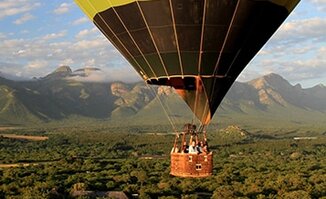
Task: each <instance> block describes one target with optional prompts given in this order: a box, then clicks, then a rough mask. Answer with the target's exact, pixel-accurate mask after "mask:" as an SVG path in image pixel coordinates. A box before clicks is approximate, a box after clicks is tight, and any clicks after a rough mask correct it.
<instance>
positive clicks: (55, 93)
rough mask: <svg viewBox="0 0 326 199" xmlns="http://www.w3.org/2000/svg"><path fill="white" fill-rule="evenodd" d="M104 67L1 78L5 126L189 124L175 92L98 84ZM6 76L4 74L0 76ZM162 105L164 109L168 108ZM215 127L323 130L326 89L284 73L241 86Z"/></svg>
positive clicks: (228, 99)
mask: <svg viewBox="0 0 326 199" xmlns="http://www.w3.org/2000/svg"><path fill="white" fill-rule="evenodd" d="M94 73H101V70H100V69H98V68H83V69H79V70H76V71H72V70H71V68H70V67H68V66H61V67H59V68H58V69H56V70H55V71H53V72H52V73H50V74H48V75H47V76H45V77H42V78H34V79H33V80H29V81H27V80H25V81H16V80H10V79H8V78H6V76H3V75H2V76H1V75H0V125H29V124H42V123H47V122H52V121H64V120H69V119H71V118H74V119H77V120H85V119H94V120H105V121H121V122H126V121H129V122H128V123H134V124H144V123H149V124H153V123H159V124H160V123H162V121H164V122H167V121H168V120H167V119H166V118H167V117H166V115H168V116H169V118H170V120H171V122H178V121H179V122H180V121H189V120H192V119H193V116H192V114H191V111H190V110H189V108H188V107H187V105H186V104H185V103H184V102H183V101H182V99H181V98H180V97H179V96H178V95H177V94H176V93H175V92H174V90H173V89H172V88H170V87H157V86H148V85H146V84H145V83H143V82H136V83H124V82H94V81H88V80H87V77H89V76H91V75H92V74H94ZM0 74H1V73H0ZM162 106H163V107H164V109H162ZM216 115H217V116H216V117H214V120H213V122H222V123H223V122H224V121H229V122H231V123H232V122H236V123H242V124H243V125H255V124H257V123H260V124H262V125H270V127H271V128H272V127H273V125H275V124H280V123H284V122H286V124H292V125H298V126H300V125H305V124H311V125H319V124H324V123H325V122H324V121H326V87H325V86H324V85H322V84H320V85H316V86H314V87H312V88H302V87H301V85H300V84H297V85H291V84H290V83H289V82H288V81H287V80H285V79H284V78H283V77H281V76H280V75H278V74H274V73H272V74H268V75H265V76H262V77H260V78H257V79H254V80H251V81H249V82H235V83H234V84H233V86H232V87H231V89H230V90H229V92H228V94H227V95H226V96H225V98H224V100H223V102H222V104H221V105H220V107H219V109H218V111H217V113H216Z"/></svg>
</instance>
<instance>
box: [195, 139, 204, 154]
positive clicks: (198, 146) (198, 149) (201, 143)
mask: <svg viewBox="0 0 326 199" xmlns="http://www.w3.org/2000/svg"><path fill="white" fill-rule="evenodd" d="M202 146H203V142H202V141H201V142H198V144H197V146H196V148H197V151H198V153H202V152H203V150H202Z"/></svg>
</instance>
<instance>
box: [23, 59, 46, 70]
mask: <svg viewBox="0 0 326 199" xmlns="http://www.w3.org/2000/svg"><path fill="white" fill-rule="evenodd" d="M47 65H48V62H47V61H45V60H40V59H37V60H34V61H31V62H28V64H27V68H28V69H40V68H44V67H46V66H47Z"/></svg>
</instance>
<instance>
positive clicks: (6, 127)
mask: <svg viewBox="0 0 326 199" xmlns="http://www.w3.org/2000/svg"><path fill="white" fill-rule="evenodd" d="M20 128H21V127H14V126H0V131H6V130H13V129H20Z"/></svg>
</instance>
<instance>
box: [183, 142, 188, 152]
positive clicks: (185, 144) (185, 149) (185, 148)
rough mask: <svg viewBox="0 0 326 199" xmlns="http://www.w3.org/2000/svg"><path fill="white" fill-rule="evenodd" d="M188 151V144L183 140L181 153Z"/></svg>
mask: <svg viewBox="0 0 326 199" xmlns="http://www.w3.org/2000/svg"><path fill="white" fill-rule="evenodd" d="M188 152H189V146H188V145H187V142H184V143H183V146H182V151H181V153H188Z"/></svg>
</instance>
